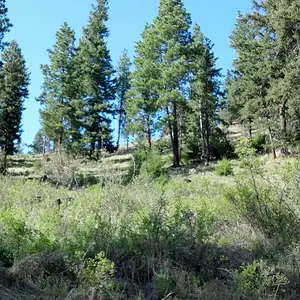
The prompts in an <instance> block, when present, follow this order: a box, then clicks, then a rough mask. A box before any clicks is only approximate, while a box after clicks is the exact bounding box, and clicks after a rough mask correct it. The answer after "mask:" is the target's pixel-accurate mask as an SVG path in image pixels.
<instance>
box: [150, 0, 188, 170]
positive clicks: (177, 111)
mask: <svg viewBox="0 0 300 300" xmlns="http://www.w3.org/2000/svg"><path fill="white" fill-rule="evenodd" d="M154 26H155V29H156V32H157V34H156V35H157V36H155V37H154V38H155V39H158V42H159V44H158V51H159V55H160V57H159V61H158V62H159V66H160V79H159V85H158V89H159V90H158V92H159V96H160V97H159V105H160V108H161V110H162V111H163V115H165V124H166V126H167V128H168V131H169V135H170V140H171V145H172V152H173V166H174V167H178V166H179V165H180V156H181V153H180V115H181V112H183V111H185V110H186V108H185V107H186V105H187V99H186V98H187V97H186V94H187V91H186V88H187V79H188V74H189V66H188V64H187V61H188V45H189V43H190V42H191V35H190V26H191V18H190V14H189V13H187V11H186V9H185V8H184V6H183V2H182V0H161V1H160V5H159V12H158V16H157V17H156V19H155V21H154Z"/></svg>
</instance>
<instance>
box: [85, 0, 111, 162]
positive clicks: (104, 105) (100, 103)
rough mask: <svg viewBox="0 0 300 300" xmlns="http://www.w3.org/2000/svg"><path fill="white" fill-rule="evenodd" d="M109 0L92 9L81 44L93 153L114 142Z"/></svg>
mask: <svg viewBox="0 0 300 300" xmlns="http://www.w3.org/2000/svg"><path fill="white" fill-rule="evenodd" d="M107 11H108V8H107V0H98V1H97V5H96V6H94V7H93V10H92V11H91V14H90V18H89V23H88V25H87V27H86V28H85V29H84V32H83V36H82V38H81V40H80V45H79V60H80V64H81V78H82V82H83V88H82V99H83V100H84V108H83V112H84V118H83V120H84V123H83V125H84V130H85V138H86V142H87V144H88V145H89V149H90V155H93V154H95V155H96V156H97V155H98V150H99V149H101V148H103V147H105V146H106V144H109V143H110V142H111V132H112V129H111V119H112V118H111V117H112V114H113V113H114V110H113V102H112V101H113V100H114V98H115V90H114V80H113V78H112V75H113V73H114V70H113V67H112V64H111V58H110V54H109V50H108V48H107V42H106V39H107V37H108V35H109V31H108V29H107V27H106V24H105V23H106V22H107V21H108V12H107Z"/></svg>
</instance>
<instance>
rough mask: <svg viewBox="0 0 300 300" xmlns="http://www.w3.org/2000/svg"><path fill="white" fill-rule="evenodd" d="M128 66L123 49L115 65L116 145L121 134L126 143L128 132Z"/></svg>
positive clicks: (126, 53) (128, 62) (129, 65)
mask: <svg viewBox="0 0 300 300" xmlns="http://www.w3.org/2000/svg"><path fill="white" fill-rule="evenodd" d="M130 68H131V62H130V58H129V57H128V52H127V50H126V49H125V50H124V51H123V53H122V55H121V57H120V60H119V62H118V67H117V86H116V95H117V102H118V103H117V113H118V138H117V147H119V145H120V138H121V136H123V137H126V139H127V144H128V134H126V131H125V128H126V111H125V106H126V94H127V92H128V91H129V90H130V75H131V72H130Z"/></svg>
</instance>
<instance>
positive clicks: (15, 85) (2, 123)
mask: <svg viewBox="0 0 300 300" xmlns="http://www.w3.org/2000/svg"><path fill="white" fill-rule="evenodd" d="M11 27H12V24H11V23H10V20H9V19H8V17H7V8H6V5H5V0H0V54H1V57H0V155H1V156H0V172H1V173H2V172H4V170H5V169H6V155H7V154H13V153H15V152H16V151H17V150H18V148H19V146H20V143H21V133H22V128H21V118H22V112H23V111H24V101H25V99H26V98H27V97H28V85H29V73H28V70H27V68H26V63H25V60H24V57H23V55H22V52H21V49H20V47H19V45H18V43H17V42H16V41H15V40H13V41H11V42H6V41H5V40H4V36H5V33H7V32H9V30H10V28H11Z"/></svg>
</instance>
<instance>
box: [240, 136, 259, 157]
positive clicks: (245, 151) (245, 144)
mask: <svg viewBox="0 0 300 300" xmlns="http://www.w3.org/2000/svg"><path fill="white" fill-rule="evenodd" d="M235 152H236V153H237V155H238V157H239V159H240V160H243V159H247V158H251V157H253V156H254V155H255V154H256V149H255V148H253V145H252V141H251V140H250V139H248V138H242V139H240V140H239V142H238V144H237V145H236V147H235Z"/></svg>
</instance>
